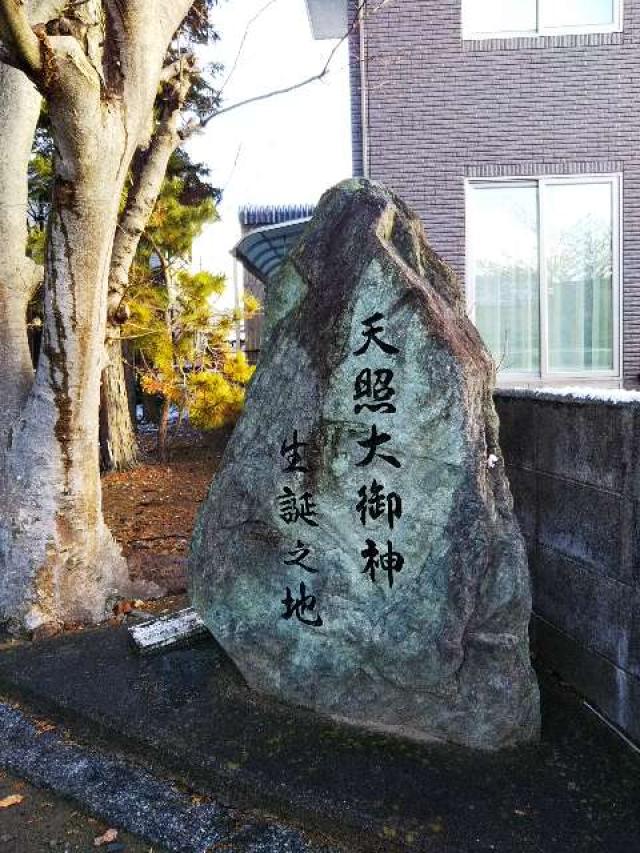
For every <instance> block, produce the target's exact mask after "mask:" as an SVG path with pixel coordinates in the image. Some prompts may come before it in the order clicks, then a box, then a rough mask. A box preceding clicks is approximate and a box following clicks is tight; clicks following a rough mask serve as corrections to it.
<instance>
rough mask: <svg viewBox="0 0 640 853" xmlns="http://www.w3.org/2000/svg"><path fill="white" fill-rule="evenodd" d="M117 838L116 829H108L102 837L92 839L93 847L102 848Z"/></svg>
mask: <svg viewBox="0 0 640 853" xmlns="http://www.w3.org/2000/svg"><path fill="white" fill-rule="evenodd" d="M117 837H118V830H117V829H108V830H107V831H106V832H105V834H104V835H99V836H98V837H97V838H94V839H93V846H94V847H102V845H103V844H111V842H112V841H115V840H116V838H117Z"/></svg>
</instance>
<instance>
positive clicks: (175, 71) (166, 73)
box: [160, 52, 196, 83]
mask: <svg viewBox="0 0 640 853" xmlns="http://www.w3.org/2000/svg"><path fill="white" fill-rule="evenodd" d="M195 61H196V58H195V56H194V54H193V53H191V52H189V53H183V54H182V55H181V56H180V58H179V59H176V60H175V62H171V63H170V64H169V65H165V67H164V68H163V69H162V73H161V74H160V82H161V83H170V82H171V80H173V79H174V78H176V77H180V75H181V74H182V73H183V72H184V71H185V70H187V71H190V72H193V71H195Z"/></svg>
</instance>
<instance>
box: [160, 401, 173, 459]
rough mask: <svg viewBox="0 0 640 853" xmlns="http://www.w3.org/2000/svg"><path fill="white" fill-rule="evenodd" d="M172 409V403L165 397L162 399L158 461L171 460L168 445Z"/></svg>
mask: <svg viewBox="0 0 640 853" xmlns="http://www.w3.org/2000/svg"><path fill="white" fill-rule="evenodd" d="M170 411H171V403H170V402H169V401H168V400H167V398H166V397H165V398H164V399H163V401H162V408H161V409H160V423H159V424H158V444H157V449H158V461H160V462H163V463H164V462H168V461H169V447H168V436H169V412H170Z"/></svg>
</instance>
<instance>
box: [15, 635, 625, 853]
mask: <svg viewBox="0 0 640 853" xmlns="http://www.w3.org/2000/svg"><path fill="white" fill-rule="evenodd" d="M543 688H544V689H543V740H542V743H541V744H540V745H538V746H534V747H526V748H519V749H517V750H510V751H507V752H503V753H500V754H479V753H473V752H469V751H466V750H464V749H461V748H454V747H449V746H445V745H442V744H422V745H417V744H414V743H412V742H408V741H404V740H401V739H398V738H391V737H386V736H382V735H373V734H368V733H363V732H361V731H357V730H355V729H352V728H349V727H347V726H339V725H337V724H335V723H332V722H330V721H328V720H326V719H324V718H322V717H319V716H317V715H315V714H313V713H311V712H309V711H307V710H303V709H299V708H292V707H289V706H285V705H283V704H281V703H279V702H277V701H275V700H273V699H271V698H269V697H265V696H259V695H256V694H255V693H252V692H250V691H249V690H248V689H247V687H246V686H245V685H244V683H243V682H242V679H241V678H240V677H239V675H238V673H237V671H236V670H235V669H234V667H233V665H232V664H231V663H230V661H229V660H228V658H227V657H226V656H225V654H224V652H223V651H222V650H221V649H220V647H219V646H218V645H217V644H216V643H215V642H214V641H213V640H204V641H202V642H201V643H200V644H199V645H197V646H195V647H193V648H188V649H177V650H175V651H171V652H167V653H165V654H161V655H158V656H153V657H141V656H139V655H137V654H136V653H135V652H134V651H133V650H132V649H131V647H130V645H129V642H128V639H127V632H126V629H125V628H123V627H120V628H111V627H110V628H101V629H98V630H95V631H85V632H82V633H79V634H74V635H67V636H62V637H59V638H53V639H52V640H49V641H46V642H43V643H40V644H36V645H26V644H25V645H18V646H14V647H13V648H8V649H5V650H4V651H2V652H0V693H2V694H3V695H5V696H11V697H14V698H18V699H20V700H21V701H23V702H26V703H28V705H29V706H30V707H32V708H34V709H35V710H38V711H40V712H45V713H47V714H48V715H49V716H50V717H53V718H54V719H57V720H60V721H63V722H65V723H66V724H67V725H69V726H70V727H71V730H72V731H73V733H74V736H75V737H77V738H79V739H85V740H86V739H91V741H92V742H98V743H101V744H102V745H103V746H108V747H109V748H111V749H114V748H120V749H123V748H124V749H126V750H127V752H128V754H130V755H132V754H133V755H136V756H138V757H139V758H141V759H143V760H144V761H145V762H146V763H147V764H148V765H149V766H151V767H154V768H161V769H162V770H164V771H169V772H171V773H172V774H173V775H174V776H175V777H176V778H177V779H179V780H180V781H181V782H184V783H187V784H189V785H190V786H192V787H193V788H195V789H196V790H198V791H202V792H204V793H208V794H210V795H213V796H214V797H215V798H216V801H217V802H219V803H221V804H226V805H232V806H234V807H236V808H241V809H245V810H246V809H250V810H253V811H256V812H258V813H261V814H271V815H275V816H276V817H277V819H278V820H280V821H284V822H285V823H288V824H290V825H294V826H296V825H297V826H300V827H303V828H304V829H305V830H307V831H310V832H317V833H321V834H322V836H323V837H324V838H326V839H327V843H330V844H334V845H336V846H341V847H342V848H343V849H344V850H348V851H354V853H355V851H373V850H380V851H396V850H410V851H414V850H415V851H434V852H435V853H455V852H456V851H457V852H458V853H462V851H465V853H467V851H474V853H475V851H477V852H478V853H488V851H498V853H541V851H543V853H556V851H557V853H570V851H580V852H581V853H590V851H593V853H595V851H598V853H600V851H607V853H618V851H620V853H623V851H624V853H627V852H628V851H631V850H635V849H639V848H640V810H639V809H638V803H639V802H640V758H639V757H638V756H637V755H636V754H635V753H634V752H633V751H631V750H630V749H629V748H628V747H627V746H625V744H624V743H623V742H622V741H620V740H619V739H618V738H617V737H616V736H615V735H613V734H612V733H611V732H610V731H609V730H608V729H607V728H606V727H605V726H604V725H603V724H602V723H600V722H599V721H598V720H597V719H596V718H595V717H594V716H593V715H592V714H591V713H590V712H589V711H587V710H586V709H585V708H584V707H583V706H582V704H581V702H580V701H579V699H578V698H577V697H576V696H575V695H574V694H573V693H571V692H570V691H568V690H567V689H564V688H563V687H562V686H560V685H558V684H557V683H554V682H553V681H552V680H548V679H547V680H545V681H544V682H543ZM278 849H279V848H277V847H275V848H274V850H278Z"/></svg>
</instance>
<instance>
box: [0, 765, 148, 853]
mask: <svg viewBox="0 0 640 853" xmlns="http://www.w3.org/2000/svg"><path fill="white" fill-rule="evenodd" d="M8 797H12V798H17V797H22V798H23V799H22V800H20V802H17V803H16V804H15V805H9V806H5V807H3V806H2V803H3V802H6V801H7V800H6V798H8ZM109 829H113V828H112V827H109V826H107V825H106V824H105V823H103V822H102V821H100V820H96V819H95V818H92V817H90V816H89V815H86V814H84V813H82V812H80V811H78V809H76V808H75V807H74V805H73V803H71V802H67V801H66V800H63V799H62V798H60V797H56V796H55V795H53V794H50V793H49V792H48V791H42V790H40V789H39V788H34V787H33V786H32V785H29V784H28V783H27V782H23V781H22V780H21V779H16V778H15V777H13V776H10V775H9V774H8V773H5V772H4V771H3V770H0V853H42V851H47V853H52V851H53V853H56V851H57V853H80V851H81V853H88V851H90V850H95V851H97V853H99V851H103V853H163V851H162V849H161V848H160V847H158V846H150V845H149V844H147V843H145V842H143V841H140V840H139V839H137V838H134V836H133V835H129V834H128V833H126V832H117V835H116V836H115V837H114V839H113V841H111V842H110V841H108V840H107V839H108V838H109V837H112V835H113V833H112V834H111V836H107V839H105V841H104V842H103V843H102V844H101V845H100V846H95V842H96V839H102V838H104V836H105V833H107V831H108V830H109Z"/></svg>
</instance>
